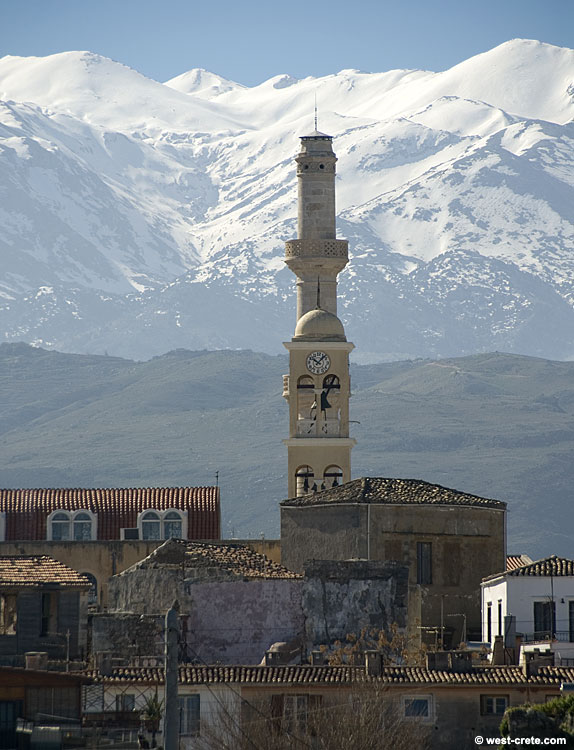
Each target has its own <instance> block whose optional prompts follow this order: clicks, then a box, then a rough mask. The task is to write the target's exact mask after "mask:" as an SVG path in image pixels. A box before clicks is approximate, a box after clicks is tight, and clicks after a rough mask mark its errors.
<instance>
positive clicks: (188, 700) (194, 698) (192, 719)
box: [178, 693, 200, 737]
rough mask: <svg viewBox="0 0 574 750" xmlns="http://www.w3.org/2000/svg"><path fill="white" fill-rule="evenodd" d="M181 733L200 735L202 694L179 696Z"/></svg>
mask: <svg viewBox="0 0 574 750" xmlns="http://www.w3.org/2000/svg"><path fill="white" fill-rule="evenodd" d="M178 700H179V733H180V735H182V736H188V737H189V736H190V735H191V736H197V735H199V721H200V719H199V714H200V696H199V694H197V693H196V694H194V695H180V696H179V699H178Z"/></svg>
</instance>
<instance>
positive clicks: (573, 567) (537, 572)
mask: <svg viewBox="0 0 574 750" xmlns="http://www.w3.org/2000/svg"><path fill="white" fill-rule="evenodd" d="M507 574H508V575H509V576H574V560H569V559H568V558H566V557H556V555H551V556H550V557H545V558H544V559H543V560H536V561H535V562H532V561H530V563H528V564H527V565H524V564H523V565H522V566H521V567H519V568H515V569H514V570H509V571H507Z"/></svg>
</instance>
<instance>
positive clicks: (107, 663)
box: [95, 651, 112, 677]
mask: <svg viewBox="0 0 574 750" xmlns="http://www.w3.org/2000/svg"><path fill="white" fill-rule="evenodd" d="M95 656H96V669H97V670H98V672H99V673H100V674H101V675H103V676H104V677H107V676H109V675H111V673H112V652H111V651H97V652H96V654H95Z"/></svg>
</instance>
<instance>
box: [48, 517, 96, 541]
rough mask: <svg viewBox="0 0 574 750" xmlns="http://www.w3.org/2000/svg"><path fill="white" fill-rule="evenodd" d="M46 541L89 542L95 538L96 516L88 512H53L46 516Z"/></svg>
mask: <svg viewBox="0 0 574 750" xmlns="http://www.w3.org/2000/svg"><path fill="white" fill-rule="evenodd" d="M47 531H48V539H49V540H51V541H52V542H69V541H74V542H89V541H91V540H92V539H96V538H97V534H96V516H95V515H94V514H93V513H92V512H91V511H89V510H84V509H80V510H76V511H68V510H55V511H54V512H53V513H50V515H49V516H48V529H47Z"/></svg>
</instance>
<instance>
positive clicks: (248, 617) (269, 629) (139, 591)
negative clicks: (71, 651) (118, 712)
mask: <svg viewBox="0 0 574 750" xmlns="http://www.w3.org/2000/svg"><path fill="white" fill-rule="evenodd" d="M191 574H193V576H191ZM184 575H185V577H184ZM301 585H302V582H301V580H297V579H256V580H244V581H242V580H237V579H236V578H235V577H234V576H232V575H231V574H228V573H225V572H222V571H221V569H219V568H210V567H205V568H199V569H192V570H190V569H187V570H186V571H185V573H184V572H183V570H182V568H181V567H179V566H172V565H169V566H166V565H162V566H161V567H158V568H150V567H146V568H145V569H135V570H130V571H127V572H125V573H123V574H122V575H118V576H115V577H114V578H113V579H112V581H110V600H111V602H112V604H113V607H114V608H115V609H117V610H119V611H123V612H132V613H137V615H138V616H139V615H144V614H149V613H150V611H153V612H155V613H159V614H164V613H165V611H166V610H167V609H168V608H169V607H170V606H171V604H172V603H173V601H174V599H177V600H178V602H179V605H180V614H181V623H182V629H183V638H184V640H185V643H186V644H187V646H184V648H187V654H186V656H187V658H188V659H189V660H191V661H193V660H195V659H199V660H201V661H204V662H207V663H213V662H222V663H224V664H258V663H259V662H260V661H261V660H262V659H263V657H264V654H265V651H266V650H267V649H268V648H269V647H270V646H271V645H272V644H273V643H275V642H277V641H290V640H293V639H294V638H296V637H298V636H301V635H302V633H303V611H302V609H301ZM102 643H103V640H102ZM102 650H107V649H105V648H102ZM112 650H114V651H116V648H114V649H112Z"/></svg>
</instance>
